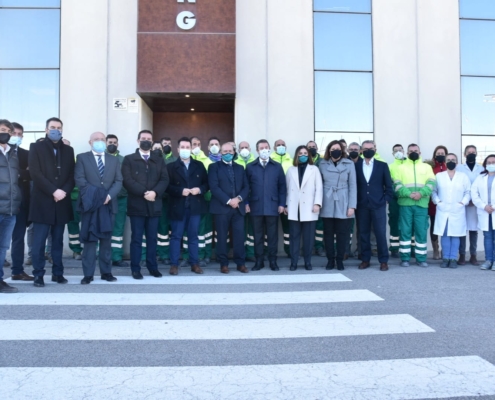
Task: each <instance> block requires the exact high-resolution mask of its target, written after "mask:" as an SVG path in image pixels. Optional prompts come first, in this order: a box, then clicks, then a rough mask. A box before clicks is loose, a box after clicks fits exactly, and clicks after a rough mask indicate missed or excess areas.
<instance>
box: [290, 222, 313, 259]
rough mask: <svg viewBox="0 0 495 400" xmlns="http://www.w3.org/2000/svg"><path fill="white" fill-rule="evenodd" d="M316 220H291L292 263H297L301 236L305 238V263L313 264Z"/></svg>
mask: <svg viewBox="0 0 495 400" xmlns="http://www.w3.org/2000/svg"><path fill="white" fill-rule="evenodd" d="M315 229H316V221H303V222H302V221H292V220H289V235H290V258H291V264H292V265H297V261H298V259H299V249H300V247H301V236H302V239H303V258H304V264H311V252H312V251H313V246H314V244H315V233H316V232H315Z"/></svg>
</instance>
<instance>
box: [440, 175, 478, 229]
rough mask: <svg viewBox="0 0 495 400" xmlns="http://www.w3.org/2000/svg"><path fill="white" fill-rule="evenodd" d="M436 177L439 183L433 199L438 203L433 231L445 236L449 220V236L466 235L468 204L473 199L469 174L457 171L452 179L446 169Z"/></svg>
mask: <svg viewBox="0 0 495 400" xmlns="http://www.w3.org/2000/svg"><path fill="white" fill-rule="evenodd" d="M436 178H437V185H436V187H435V190H434V191H433V193H432V195H431V200H432V201H433V203H435V204H436V205H437V213H436V216H435V226H434V227H433V233H434V234H435V235H440V236H443V234H444V232H445V226H446V225H447V221H448V223H449V227H448V229H447V236H454V237H460V236H466V204H468V203H469V200H470V199H471V192H470V189H471V182H470V181H469V178H468V176H467V175H466V174H465V173H463V172H459V171H456V172H455V174H454V177H453V178H452V180H451V179H450V176H449V172H448V171H444V172H440V173H438V174H437V175H436ZM460 203H462V204H460Z"/></svg>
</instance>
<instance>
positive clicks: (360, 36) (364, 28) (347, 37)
mask: <svg viewBox="0 0 495 400" xmlns="http://www.w3.org/2000/svg"><path fill="white" fill-rule="evenodd" d="M314 30H315V36H314V37H315V69H317V70H319V69H326V70H328V69H332V70H351V71H371V69H372V53H371V47H372V45H371V15H359V14H334V13H315V15H314Z"/></svg>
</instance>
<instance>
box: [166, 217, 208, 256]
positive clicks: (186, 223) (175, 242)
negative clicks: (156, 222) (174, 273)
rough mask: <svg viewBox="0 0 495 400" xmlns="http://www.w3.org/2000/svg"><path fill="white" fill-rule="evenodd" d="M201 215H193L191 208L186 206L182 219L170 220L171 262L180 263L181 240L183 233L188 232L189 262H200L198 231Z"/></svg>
mask: <svg viewBox="0 0 495 400" xmlns="http://www.w3.org/2000/svg"><path fill="white" fill-rule="evenodd" d="M200 222H201V215H191V210H190V209H189V208H186V209H185V210H184V216H183V217H182V220H180V221H174V220H171V221H170V225H171V226H172V237H171V238H170V264H171V265H178V264H179V256H180V241H181V240H182V235H183V234H184V232H187V246H188V252H189V264H191V265H194V264H198V263H199V259H198V243H199V240H198V231H199V223H200Z"/></svg>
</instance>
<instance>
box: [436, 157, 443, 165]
mask: <svg viewBox="0 0 495 400" xmlns="http://www.w3.org/2000/svg"><path fill="white" fill-rule="evenodd" d="M435 161H436V162H438V163H440V164H442V163H444V162H445V156H435Z"/></svg>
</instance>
